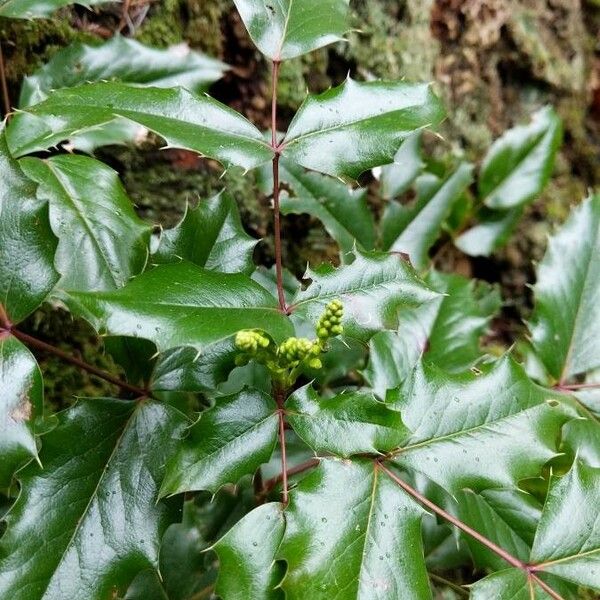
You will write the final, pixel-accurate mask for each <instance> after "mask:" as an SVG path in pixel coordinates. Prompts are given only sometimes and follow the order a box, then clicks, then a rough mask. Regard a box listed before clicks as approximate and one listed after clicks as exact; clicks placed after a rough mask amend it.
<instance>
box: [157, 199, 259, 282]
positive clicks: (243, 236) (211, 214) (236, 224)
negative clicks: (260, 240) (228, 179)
mask: <svg viewBox="0 0 600 600" xmlns="http://www.w3.org/2000/svg"><path fill="white" fill-rule="evenodd" d="M256 244H257V240H255V239H254V238H252V237H250V236H249V235H248V234H247V233H246V232H245V231H244V228H243V226H242V222H241V220H240V215H239V212H238V209H237V205H236V203H235V201H234V200H233V198H232V197H231V196H230V195H229V194H226V193H221V194H218V195H216V196H214V197H213V198H210V199H209V200H203V201H200V202H199V203H198V205H197V206H196V207H195V208H189V207H188V208H187V209H186V213H185V216H184V217H183V219H182V221H181V222H180V223H179V224H178V225H176V226H175V227H174V228H173V229H168V230H166V231H163V232H162V234H161V236H160V243H159V246H158V248H157V250H156V254H154V255H153V256H152V262H153V263H170V262H177V261H180V260H182V259H183V260H187V261H189V262H192V263H194V264H196V265H198V266H200V267H204V268H205V269H208V270H210V271H219V272H221V273H240V272H243V273H251V272H252V271H253V269H254V263H253V261H252V253H253V251H254V247H255V246H256Z"/></svg>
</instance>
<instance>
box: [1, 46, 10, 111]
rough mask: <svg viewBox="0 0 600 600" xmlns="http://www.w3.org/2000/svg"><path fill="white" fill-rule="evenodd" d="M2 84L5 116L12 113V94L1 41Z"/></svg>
mask: <svg viewBox="0 0 600 600" xmlns="http://www.w3.org/2000/svg"><path fill="white" fill-rule="evenodd" d="M0 86H2V104H3V106H4V116H5V117H7V116H8V115H9V114H10V110H11V108H10V96H9V94H8V85H7V83H6V71H5V69H4V54H3V53H2V44H1V43H0Z"/></svg>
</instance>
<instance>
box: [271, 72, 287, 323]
mask: <svg viewBox="0 0 600 600" xmlns="http://www.w3.org/2000/svg"><path fill="white" fill-rule="evenodd" d="M280 65H281V63H280V62H278V61H273V83H272V85H273V91H272V100H271V147H272V148H273V151H274V152H275V156H274V157H273V213H274V219H275V222H274V228H275V231H274V238H275V272H276V275H277V296H278V298H279V308H280V310H281V312H284V313H285V312H286V306H285V293H284V291H283V265H282V259H281V215H280V212H279V192H280V182H279V152H280V150H279V147H278V146H277V87H278V84H279V67H280Z"/></svg>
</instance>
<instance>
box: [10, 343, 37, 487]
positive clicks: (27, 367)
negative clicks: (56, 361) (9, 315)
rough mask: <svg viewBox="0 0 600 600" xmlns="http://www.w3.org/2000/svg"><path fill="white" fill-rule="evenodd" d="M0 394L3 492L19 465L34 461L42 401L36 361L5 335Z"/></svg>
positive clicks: (23, 348) (22, 347) (21, 346)
mask: <svg viewBox="0 0 600 600" xmlns="http://www.w3.org/2000/svg"><path fill="white" fill-rule="evenodd" d="M0 390H2V392H1V393H0V456H1V460H0V488H5V487H8V486H9V484H10V482H11V479H12V476H13V473H14V472H15V471H16V470H17V469H18V468H19V467H20V466H21V465H23V464H24V463H26V462H27V461H28V460H30V459H31V458H32V457H37V447H36V443H35V437H34V432H35V428H34V419H35V417H39V416H40V415H41V413H42V407H43V401H44V384H43V381H42V374H41V373H40V369H39V367H38V365H37V362H36V361H35V358H34V357H33V356H32V355H31V353H30V352H29V350H27V348H26V347H25V346H23V344H21V342H19V341H18V340H17V339H16V338H14V337H12V336H9V335H6V334H0Z"/></svg>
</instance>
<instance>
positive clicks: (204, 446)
mask: <svg viewBox="0 0 600 600" xmlns="http://www.w3.org/2000/svg"><path fill="white" fill-rule="evenodd" d="M278 426H279V417H278V415H277V406H276V404H275V402H274V401H273V399H272V398H271V397H270V396H267V395H266V394H264V393H262V392H258V391H255V390H244V391H242V392H240V393H239V394H234V395H232V396H226V397H222V398H218V399H217V402H216V405H215V406H214V407H213V408H211V409H209V410H208V411H206V412H205V413H203V414H202V415H201V416H200V420H199V421H198V422H197V423H196V424H195V425H193V426H192V427H191V428H190V430H189V434H188V436H187V437H186V439H185V440H184V441H183V442H182V443H181V445H180V447H179V450H178V452H177V454H176V455H175V457H174V458H173V459H172V460H171V461H170V462H169V464H168V466H167V472H166V475H165V479H164V481H163V484H162V487H161V490H160V494H161V496H163V497H164V496H170V495H173V494H178V493H181V492H188V491H199V490H208V491H211V492H213V493H214V492H216V491H217V490H218V489H219V488H220V487H222V486H223V485H225V484H226V483H237V482H238V480H239V479H241V477H242V476H244V475H247V474H252V473H254V472H255V471H256V469H258V467H260V465H261V464H263V463H266V462H268V460H269V458H270V457H271V454H272V453H273V449H274V448H275V444H276V443H277V433H278Z"/></svg>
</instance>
